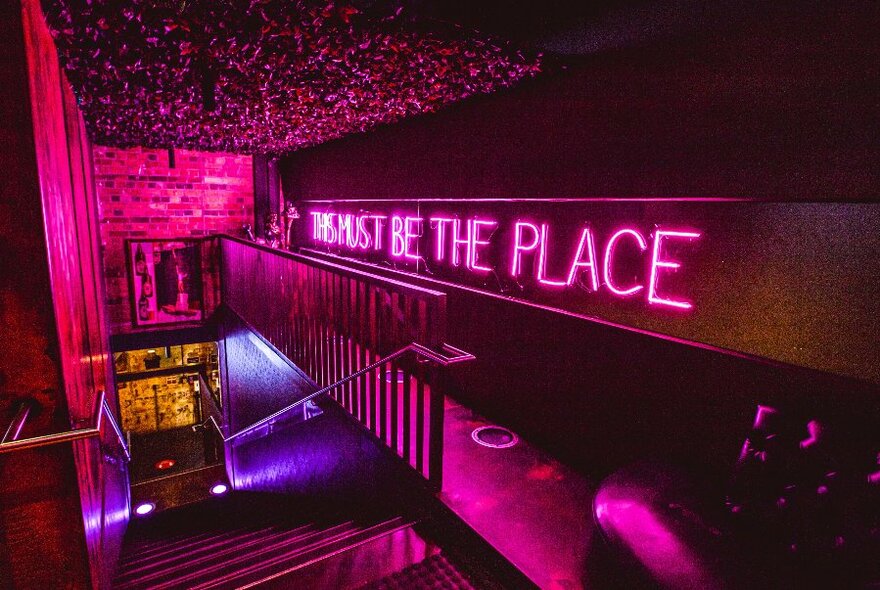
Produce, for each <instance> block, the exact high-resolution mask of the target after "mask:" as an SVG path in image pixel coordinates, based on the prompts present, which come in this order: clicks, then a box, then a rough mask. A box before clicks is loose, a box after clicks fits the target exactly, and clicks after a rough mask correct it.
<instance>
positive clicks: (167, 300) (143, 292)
mask: <svg viewBox="0 0 880 590" xmlns="http://www.w3.org/2000/svg"><path fill="white" fill-rule="evenodd" d="M125 255H126V263H127V268H128V291H129V301H130V303H131V317H132V324H133V325H134V326H135V327H145V326H165V325H169V324H179V323H192V322H200V321H202V320H204V318H205V308H204V304H205V302H204V299H205V298H204V289H203V281H202V260H201V240H199V239H194V238H176V239H163V240H153V239H128V240H126V241H125Z"/></svg>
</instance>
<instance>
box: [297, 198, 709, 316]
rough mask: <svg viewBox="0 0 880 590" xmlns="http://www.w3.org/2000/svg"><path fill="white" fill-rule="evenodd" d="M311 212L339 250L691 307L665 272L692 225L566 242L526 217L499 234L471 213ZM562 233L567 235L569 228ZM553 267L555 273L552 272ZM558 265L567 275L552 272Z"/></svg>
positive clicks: (583, 233) (690, 237) (692, 236)
mask: <svg viewBox="0 0 880 590" xmlns="http://www.w3.org/2000/svg"><path fill="white" fill-rule="evenodd" d="M310 215H311V220H312V223H311V230H312V231H311V233H312V239H313V240H314V241H315V242H318V243H323V244H328V245H331V246H333V247H335V248H339V249H346V250H350V251H353V252H364V253H368V252H374V253H375V252H385V253H386V255H387V256H389V257H391V258H394V259H397V260H399V261H402V262H407V263H409V264H416V265H423V264H428V263H429V262H430V265H431V267H432V268H435V269H436V268H443V267H446V268H449V269H458V272H462V271H464V272H470V273H474V274H486V273H492V272H494V273H495V274H496V275H499V276H500V275H505V276H508V277H510V278H511V279H513V280H515V281H517V283H518V284H530V283H531V284H534V285H536V286H539V287H542V288H553V289H570V288H573V287H578V288H582V289H584V290H586V291H587V292H589V293H595V294H600V295H601V294H605V296H607V297H611V298H615V299H617V298H619V299H634V298H638V299H643V300H644V302H645V303H646V304H647V305H649V306H654V307H662V308H667V309H670V310H682V311H687V310H691V309H693V307H694V304H693V303H692V302H691V301H689V300H688V299H687V298H686V297H685V296H684V294H682V293H673V292H671V291H674V290H676V285H678V284H680V281H673V280H671V276H670V275H671V274H672V273H674V272H676V271H679V270H681V269H682V268H683V265H684V263H683V262H681V261H680V260H678V259H677V258H678V257H679V256H678V253H679V252H682V253H685V254H686V253H687V252H688V249H689V248H691V247H693V243H694V242H695V241H697V240H699V238H701V237H702V232H700V231H697V230H693V229H690V228H687V229H683V228H673V227H666V226H663V227H655V228H653V231H643V230H641V229H639V228H637V227H634V226H623V227H620V226H618V227H617V228H615V229H614V230H613V231H611V232H604V231H600V230H599V229H597V228H595V227H593V226H592V225H589V224H586V223H584V224H582V225H581V227H580V228H578V230H577V240H576V241H574V240H573V239H572V241H571V242H569V241H568V240H569V239H570V238H566V237H563V238H560V237H559V236H557V235H556V234H555V233H554V231H553V227H552V226H551V225H550V224H549V223H535V222H532V221H523V220H518V221H514V222H512V223H511V225H512V228H511V230H509V231H506V232H502V231H500V230H501V229H503V226H502V224H501V223H500V222H499V221H498V220H495V219H488V218H485V217H475V216H474V217H458V216H454V215H444V216H441V215H433V216H425V217H422V216H417V215H408V214H405V213H396V214H393V215H377V214H367V213H364V214H351V213H335V212H322V211H312V212H310ZM560 235H563V236H565V235H569V236H570V235H571V229H569V230H568V232H567V233H566V232H563V234H560ZM499 236H500V237H499ZM603 238H604V239H603ZM554 240H555V241H554ZM670 252H671V253H670ZM490 260H491V261H493V262H494V263H495V264H490V263H489V261H490ZM551 262H552V263H551ZM499 263H500V264H499ZM639 268H640V269H641V270H639ZM551 269H556V271H554V272H553V273H551ZM562 269H565V271H563V272H567V274H564V275H560V274H556V272H559V271H561V270H562ZM551 275H555V276H551ZM637 296H638V297H637Z"/></svg>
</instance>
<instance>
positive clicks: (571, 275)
mask: <svg viewBox="0 0 880 590" xmlns="http://www.w3.org/2000/svg"><path fill="white" fill-rule="evenodd" d="M584 246H586V247H587V254H588V255H589V259H587V260H582V259H581V258H582V257H583V251H584ZM583 267H587V268H589V269H590V285H591V286H592V288H593V291H594V292H595V291H598V290H599V271H598V270H596V246H595V245H594V244H593V232H592V231H591V230H590V228H588V227H585V228H584V230H583V231H582V232H581V239H580V242H578V247H577V252H575V255H574V262H572V263H571V270H570V271H568V281H567V282H566V284H567V285H573V284H574V279H575V277H576V276H577V273H578V269H581V268H583Z"/></svg>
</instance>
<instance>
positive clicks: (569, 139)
mask: <svg viewBox="0 0 880 590" xmlns="http://www.w3.org/2000/svg"><path fill="white" fill-rule="evenodd" d="M743 4H744V6H742V7H741V13H740V14H739V16H738V17H737V18H735V19H734V18H730V19H729V22H727V23H725V22H723V21H722V22H718V23H712V26H711V28H707V29H705V30H703V29H692V30H683V31H681V32H679V33H677V34H676V35H674V36H673V37H672V38H670V39H661V40H657V41H650V42H646V43H644V44H642V45H639V46H636V47H626V46H624V47H621V48H617V49H614V50H607V51H604V52H601V53H597V54H593V55H580V56H576V57H571V56H569V57H566V58H565V61H567V62H571V63H570V64H568V66H567V67H566V68H565V69H559V67H558V65H553V64H554V59H553V58H552V57H548V59H547V63H548V65H547V66H546V68H545V69H546V70H547V72H546V73H545V74H543V75H539V76H538V78H537V79H535V80H533V81H531V82H527V83H524V84H521V85H520V86H518V87H517V88H515V89H512V90H510V91H507V92H503V93H499V94H495V95H492V96H488V97H480V98H475V99H473V100H469V101H466V102H465V103H462V104H460V105H458V106H454V107H451V108H449V109H446V110H444V111H441V112H439V113H437V114H432V115H427V116H422V117H416V118H413V119H410V120H408V121H405V122H403V123H400V124H397V125H393V126H388V127H382V128H379V129H377V130H375V131H372V132H370V133H368V134H362V135H356V136H350V137H347V138H344V139H341V140H338V141H335V142H331V143H328V144H325V145H323V146H319V147H316V148H312V149H309V150H304V151H301V152H298V153H295V154H294V155H293V156H292V157H289V158H287V159H285V160H283V161H282V162H281V169H282V173H283V175H284V180H285V186H284V193H285V194H286V195H288V196H296V197H298V198H304V199H339V198H354V197H363V198H392V199H396V198H415V197H420V198H427V197H440V198H466V197H471V198H487V197H500V198H509V197H531V198H535V197H548V198H570V197H621V198H627V197H643V196H659V197H744V198H748V199H762V200H793V201H804V200H818V201H825V200H829V199H838V200H858V201H871V200H876V199H877V198H878V197H880V192H878V190H877V187H878V174H880V173H878V171H877V167H876V166H875V165H873V163H874V162H876V161H877V159H878V156H880V147H878V144H877V142H876V141H875V138H876V137H877V135H878V131H880V121H878V119H877V117H876V101H875V97H876V92H875V89H874V88H875V86H876V83H877V79H878V73H877V69H876V64H877V63H878V62H880V40H878V37H877V35H876V26H877V20H878V19H877V15H876V5H875V4H874V3H872V2H864V1H862V2H834V3H819V2H812V1H808V2H774V3H758V2H746V3H743ZM631 18H632V19H633V22H632V23H631V26H630V27H629V28H637V27H638V26H640V25H641V24H642V23H639V22H638V19H640V18H642V17H641V15H640V14H639V13H636V12H634V13H633V15H632V16H631ZM621 20H624V22H625V19H624V18H623V17H621ZM695 21H696V24H699V22H700V21H699V18H696V19H695ZM645 27H646V28H648V27H649V24H645ZM576 33H577V32H573V33H571V37H572V40H570V44H573V45H577V42H582V44H583V45H589V44H590V43H591V42H592V41H593V40H594V39H593V38H592V37H590V35H599V34H600V33H603V32H598V33H594V32H593V31H590V30H586V29H585V30H584V31H583V32H582V33H581V37H578V36H577V34H576ZM604 34H606V35H614V34H615V33H614V32H613V31H612V32H604ZM584 51H588V50H586V49H585V50H584Z"/></svg>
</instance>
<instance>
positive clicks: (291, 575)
mask: <svg viewBox="0 0 880 590" xmlns="http://www.w3.org/2000/svg"><path fill="white" fill-rule="evenodd" d="M439 551H440V549H439V548H438V547H437V546H436V545H434V544H433V543H430V542H428V541H425V539H423V538H422V536H421V535H419V534H418V533H417V532H416V531H415V528H414V527H413V526H402V527H401V528H398V529H396V530H392V531H389V532H387V533H385V534H377V535H373V536H372V537H371V538H369V539H365V540H363V541H362V542H358V543H355V544H353V545H352V546H349V547H347V548H346V549H345V550H343V551H337V552H334V553H333V554H330V555H327V556H325V558H324V559H320V560H316V561H313V562H312V563H309V564H308V565H303V566H299V567H296V566H293V567H288V568H281V569H279V570H278V571H275V572H272V573H271V574H269V575H268V576H266V575H262V576H260V577H259V579H256V580H252V581H250V582H248V583H246V584H244V585H238V586H236V588H238V589H241V590H247V589H253V590H324V589H327V588H334V589H336V590H351V589H354V588H360V587H361V586H363V585H364V584H367V583H370V582H373V581H375V580H379V579H382V578H384V577H386V576H389V575H391V574H393V573H395V572H398V571H400V570H402V569H405V568H406V567H408V566H410V565H412V564H414V563H418V562H420V561H422V560H424V559H426V558H428V557H430V556H432V555H434V554H436V553H438V552H439ZM219 590H224V589H222V588H221V589H219Z"/></svg>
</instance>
